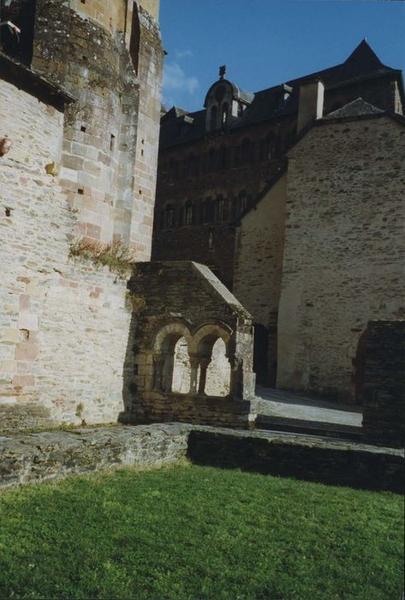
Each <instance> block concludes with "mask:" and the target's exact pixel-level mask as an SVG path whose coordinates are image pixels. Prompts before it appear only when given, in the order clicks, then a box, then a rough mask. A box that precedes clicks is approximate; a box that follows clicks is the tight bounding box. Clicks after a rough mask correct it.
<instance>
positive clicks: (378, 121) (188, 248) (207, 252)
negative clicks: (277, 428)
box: [153, 41, 405, 402]
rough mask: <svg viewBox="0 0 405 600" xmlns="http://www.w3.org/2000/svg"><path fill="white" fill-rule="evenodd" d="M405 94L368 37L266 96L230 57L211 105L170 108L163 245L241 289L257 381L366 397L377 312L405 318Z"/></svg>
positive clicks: (160, 204)
mask: <svg viewBox="0 0 405 600" xmlns="http://www.w3.org/2000/svg"><path fill="white" fill-rule="evenodd" d="M403 106H404V89H403V82H402V74H401V72H400V71H398V70H396V69H393V68H390V67H387V66H385V65H383V64H382V63H381V61H380V60H379V58H378V57H377V56H376V55H375V53H374V52H373V50H372V49H371V48H370V46H369V45H368V44H367V42H366V41H363V42H362V43H361V44H360V45H359V46H358V47H357V48H356V49H355V50H354V52H353V53H352V54H351V55H350V56H349V57H348V59H347V60H346V61H345V62H344V63H342V64H341V65H338V66H336V67H332V68H330V69H326V70H324V71H321V72H318V73H313V74H311V75H308V76H305V77H302V78H299V79H296V80H293V81H289V82H287V83H286V84H282V85H280V86H276V87H274V88H270V89H269V90H264V91H260V92H257V93H256V94H249V93H245V92H242V91H241V90H239V88H238V87H237V86H236V85H235V84H233V83H231V82H230V81H228V80H226V79H225V78H224V72H223V69H222V70H221V73H220V79H219V81H217V82H216V83H215V84H214V85H213V86H212V87H211V88H210V90H209V91H208V94H207V96H206V99H205V109H204V110H203V111H199V112H197V113H186V112H185V111H182V110H180V109H177V108H173V109H171V110H170V111H169V112H168V113H167V114H166V115H165V116H164V117H163V118H162V130H161V149H160V156H159V171H158V193H157V204H156V213H155V231H154V242H153V257H154V258H157V259H162V258H163V257H166V258H171V259H180V258H181V259H184V258H192V259H194V260H199V261H200V262H203V263H205V264H208V265H210V266H211V267H212V269H213V270H214V271H215V272H216V273H217V274H218V276H219V277H220V278H221V279H222V280H223V281H224V282H225V283H226V284H227V285H228V286H229V287H232V288H233V291H234V293H235V296H236V297H237V298H238V300H240V302H241V303H242V304H243V305H244V306H245V307H246V308H247V309H248V310H249V312H250V313H251V314H252V316H253V319H254V322H255V326H256V327H255V330H256V335H255V350H256V351H255V371H256V373H257V376H258V379H259V381H261V382H263V383H266V384H270V385H273V386H275V385H277V386H278V387H281V388H286V389H294V390H299V391H310V392H312V393H318V394H321V395H324V396H329V397H331V398H334V399H337V400H340V401H344V402H355V401H356V380H357V379H358V377H359V373H358V369H357V365H359V364H360V363H361V356H360V355H361V338H362V334H363V333H364V331H365V329H366V327H367V322H368V321H369V320H377V321H378V320H381V319H383V320H392V321H396V320H400V319H403V318H404V317H405V305H404V298H405V287H404V271H403V269H404V262H403V257H404V255H405V246H404V243H405V242H404V236H403V231H405V205H404V200H403V189H404V176H405V175H404V166H403V161H402V160H401V158H400V157H401V156H403V152H404V139H405V138H404V127H403V125H404V118H403V116H402V114H403ZM315 125H316V126H315ZM401 232H402V233H401Z"/></svg>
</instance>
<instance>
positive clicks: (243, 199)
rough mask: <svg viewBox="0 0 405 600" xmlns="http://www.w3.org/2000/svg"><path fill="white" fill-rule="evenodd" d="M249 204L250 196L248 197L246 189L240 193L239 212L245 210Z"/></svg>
mask: <svg viewBox="0 0 405 600" xmlns="http://www.w3.org/2000/svg"><path fill="white" fill-rule="evenodd" d="M247 205H248V197H247V194H246V192H245V190H243V191H242V192H240V194H239V214H240V215H241V214H242V213H244V212H245V210H246V209H247Z"/></svg>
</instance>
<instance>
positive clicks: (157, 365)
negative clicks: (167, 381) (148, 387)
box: [153, 354, 165, 391]
mask: <svg viewBox="0 0 405 600" xmlns="http://www.w3.org/2000/svg"><path fill="white" fill-rule="evenodd" d="M164 361H165V356H164V354H155V355H154V356H153V389H155V390H159V391H162V389H163V364H164Z"/></svg>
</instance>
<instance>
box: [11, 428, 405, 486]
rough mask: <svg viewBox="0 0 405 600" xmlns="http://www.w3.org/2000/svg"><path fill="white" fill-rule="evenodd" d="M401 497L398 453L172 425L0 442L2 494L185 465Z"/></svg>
mask: <svg viewBox="0 0 405 600" xmlns="http://www.w3.org/2000/svg"><path fill="white" fill-rule="evenodd" d="M185 459H188V460H190V461H191V462H193V463H195V464H200V465H210V466H214V467H219V468H232V469H242V470H245V471H254V472H259V473H264V474H272V475H276V476H282V477H295V478H296V479H304V480H309V481H317V482H321V483H328V484H333V485H336V484H337V485H347V486H352V487H358V488H366V489H374V490H390V491H393V492H399V493H401V492H402V493H403V491H404V486H403V481H404V480H403V474H404V456H403V452H401V451H400V450H397V449H393V448H376V447H373V446H367V445H364V444H356V443H352V442H348V441H344V442H341V441H338V440H335V441H333V440H325V439H322V438H317V437H314V436H308V437H306V436H302V435H300V436H299V435H292V434H289V435H286V434H285V433H284V434H283V433H277V432H272V433H266V432H263V431H262V432H245V431H232V430H230V429H219V428H213V427H201V426H196V425H194V426H190V425H180V424H178V423H172V424H166V425H165V424H163V425H162V424H156V425H147V426H142V425H138V426H137V427H109V428H100V429H78V430H75V431H71V432H66V431H64V432H61V431H54V432H44V433H35V434H25V435H14V436H11V437H0V488H2V487H11V486H15V485H19V484H28V483H37V482H41V481H47V480H48V481H49V480H55V479H60V478H61V477H66V476H68V475H78V474H87V473H91V472H94V471H105V470H109V469H112V468H117V467H135V468H138V469H150V468H155V467H161V466H162V465H170V464H177V463H179V462H181V463H184V460H185Z"/></svg>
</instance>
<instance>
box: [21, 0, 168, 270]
mask: <svg viewBox="0 0 405 600" xmlns="http://www.w3.org/2000/svg"><path fill="white" fill-rule="evenodd" d="M77 5H78V6H77ZM128 6H131V10H128V12H126V10H124V7H125V3H124V2H121V1H119V0H115V1H114V2H109V3H108V9H107V8H106V4H105V3H104V2H103V3H101V2H97V3H94V2H92V3H85V4H83V3H81V2H78V3H77V4H75V5H73V6H72V7H70V6H67V5H66V3H61V2H59V1H58V0H51V2H49V1H46V2H45V1H42V0H39V1H38V2H37V10H36V26H35V37H34V56H33V62H32V66H33V68H34V69H35V70H36V71H38V72H39V73H41V74H44V75H46V76H47V77H48V78H51V79H52V80H53V81H55V82H57V83H58V84H59V85H63V86H64V88H66V89H67V90H68V91H69V92H71V93H72V95H73V96H74V97H75V98H76V100H77V101H76V103H75V104H74V105H72V106H71V108H70V109H69V110H68V111H67V114H66V121H65V133H64V143H63V153H62V158H61V173H60V175H61V181H62V183H63V185H64V188H65V189H66V190H67V191H68V200H69V202H70V204H71V206H72V208H73V209H74V210H75V211H77V225H76V228H75V234H76V235H78V236H85V237H87V238H90V239H94V240H100V241H102V242H110V241H111V240H112V239H121V240H123V241H124V242H125V243H127V244H130V245H131V246H132V248H133V249H134V250H135V252H136V257H137V259H138V260H148V259H149V258H150V252H151V248H150V247H151V234H152V224H153V220H152V215H153V206H154V195H155V185H156V164H157V150H158V131H159V117H160V84H161V74H162V58H163V51H162V47H161V41H160V34H159V29H158V26H157V24H156V22H155V21H154V20H153V19H152V18H151V17H150V16H149V15H148V14H147V13H146V12H145V11H144V10H143V9H142V7H139V19H135V20H133V19H132V4H129V5H128ZM76 8H77V11H76ZM133 10H134V11H136V10H138V8H137V4H136V3H135V4H134V9H133ZM133 37H135V38H136V39H137V41H138V43H137V53H136V55H135V54H134V53H133V52H132V53H131V40H132V38H133ZM67 55H68V56H69V61H66V56H67ZM145 165H146V166H145Z"/></svg>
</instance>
